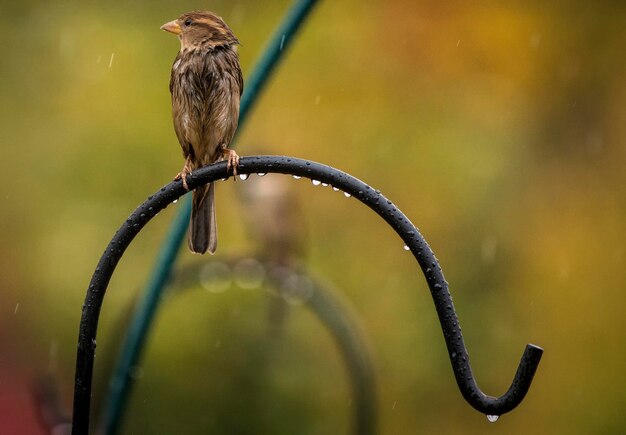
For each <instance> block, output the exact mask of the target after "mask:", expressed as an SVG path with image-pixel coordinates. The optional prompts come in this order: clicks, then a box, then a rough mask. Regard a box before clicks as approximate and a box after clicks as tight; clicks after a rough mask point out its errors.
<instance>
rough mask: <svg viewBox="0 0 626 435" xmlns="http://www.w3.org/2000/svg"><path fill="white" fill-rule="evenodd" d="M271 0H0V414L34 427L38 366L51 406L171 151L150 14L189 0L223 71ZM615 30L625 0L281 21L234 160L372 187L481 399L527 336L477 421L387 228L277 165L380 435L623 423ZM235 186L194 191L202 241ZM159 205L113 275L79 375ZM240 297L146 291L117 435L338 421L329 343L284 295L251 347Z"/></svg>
mask: <svg viewBox="0 0 626 435" xmlns="http://www.w3.org/2000/svg"><path fill="white" fill-rule="evenodd" d="M289 4H290V3H289V2H288V1H273V2H271V3H269V2H265V3H263V4H261V3H260V2H255V1H243V0H237V1H234V2H232V1H213V2H210V3H206V2H191V1H186V0H185V1H176V2H174V1H163V0H161V1H150V2H148V1H135V2H132V3H130V2H122V1H115V0H113V1H111V0H110V1H106V2H105V1H99V0H93V1H88V2H79V1H47V2H44V1H35V0H32V1H21V2H9V1H8V0H3V1H2V3H0V5H1V6H0V7H1V14H0V21H1V23H2V29H3V32H2V33H3V35H2V40H3V43H2V46H3V50H2V56H1V57H0V74H1V80H0V97H1V98H2V105H1V106H0V131H1V133H2V135H1V136H0V137H1V139H0V140H1V141H2V158H1V159H0V165H1V166H0V177H1V179H2V183H1V184H0V185H1V186H2V192H1V193H0V194H1V197H0V198H1V199H2V200H3V206H2V207H1V208H0V232H1V233H0V433H3V434H14V433H15V434H24V433H33V434H37V433H42V432H41V430H40V429H39V427H38V425H37V420H36V414H35V411H34V407H33V406H32V398H31V386H32V379H33V377H34V376H36V375H37V374H38V373H42V372H51V373H53V374H54V376H55V377H56V378H57V379H58V382H59V384H60V388H61V393H62V397H63V400H64V403H65V404H66V405H67V406H68V407H69V406H70V403H71V395H72V382H73V375H74V364H75V351H76V340H77V330H78V321H79V318H80V314H81V306H82V303H83V299H84V295H85V290H86V287H87V285H88V282H89V278H90V276H91V274H92V273H93V270H94V268H95V265H96V263H97V261H98V259H99V257H100V255H101V254H102V251H103V249H104V247H105V246H106V244H107V243H108V241H109V239H110V238H111V237H112V235H113V233H114V232H115V230H116V229H117V228H118V227H119V226H120V225H121V224H122V223H123V222H124V220H125V219H126V217H127V216H128V215H129V214H130V212H131V211H132V210H133V209H134V208H135V207H136V206H137V205H138V204H139V203H140V202H141V201H143V200H144V199H145V198H146V197H147V196H148V195H150V194H151V193H153V192H154V191H156V190H158V189H159V188H160V187H161V186H162V185H164V184H165V183H167V182H169V181H170V180H171V178H172V177H173V175H174V174H175V173H177V172H178V171H179V170H180V168H181V167H182V164H183V159H182V156H181V152H180V148H179V145H178V143H177V141H176V137H175V135H174V131H173V128H172V122H171V113H170V96H169V91H168V81H169V74H170V67H171V63H172V61H173V59H174V56H175V54H176V52H177V50H178V41H177V40H176V39H175V38H173V37H172V36H171V35H168V34H166V33H164V32H162V31H160V30H159V26H160V25H161V24H163V23H164V22H166V21H169V20H171V19H173V18H176V17H177V16H178V15H180V14H181V13H182V12H185V11H188V10H193V9H201V8H206V9H211V10H214V11H216V12H217V13H219V14H220V15H222V16H223V17H224V19H225V20H226V22H227V23H229V25H230V26H231V27H232V28H233V30H234V32H235V33H236V34H237V35H238V37H239V39H240V40H241V41H242V44H243V45H242V47H241V48H240V55H241V63H242V68H243V70H244V75H247V74H248V73H249V72H250V70H251V68H252V65H253V64H254V61H255V59H256V58H257V56H258V54H259V53H260V51H261V49H262V47H263V46H264V44H265V42H266V41H267V38H268V37H269V35H270V34H271V32H272V29H273V28H274V27H275V26H276V25H277V24H278V22H279V21H280V19H281V17H282V14H283V12H284V11H285V10H286V8H287V7H288V6H289ZM625 47H626V4H625V3H620V2H608V1H605V2H583V1H571V2H548V3H545V2H538V1H515V2H508V3H507V4H506V5H503V4H501V3H500V2H493V1H480V2H471V3H468V2H461V1H452V2H439V1H417V2H416V1H380V0H378V1H370V2H358V1H353V0H349V1H343V2H330V1H327V2H323V1H322V2H321V3H320V5H319V6H318V8H317V9H316V10H315V11H314V13H313V14H312V16H311V17H310V20H309V21H308V23H307V24H306V26H305V28H304V30H303V32H302V33H301V34H300V35H299V37H298V38H297V39H296V41H295V43H294V44H293V46H292V49H291V51H290V52H289V53H288V55H287V56H286V59H285V61H284V62H283V64H282V65H281V67H280V68H279V70H278V71H277V73H276V74H275V76H274V77H273V79H272V80H271V82H270V84H269V86H268V88H267V89H266V92H265V93H264V95H263V96H262V99H261V100H260V101H259V104H258V105H257V107H256V109H255V111H254V113H253V114H252V116H251V118H250V120H249V123H248V124H247V125H246V127H245V130H244V131H242V135H241V136H240V138H239V142H238V143H237V150H238V152H239V153H240V154H241V155H246V154H251V153H254V152H256V150H258V149H262V150H263V152H264V153H272V154H289V155H294V156H298V157H302V158H308V159H312V160H316V161H319V162H323V163H326V164H329V165H331V166H334V167H337V168H339V169H342V170H344V171H347V172H349V173H351V174H353V175H354V176H356V177H358V178H361V179H363V180H364V181H366V182H367V183H369V184H370V185H372V186H374V187H376V188H378V189H381V190H382V192H383V193H384V194H385V195H387V196H388V197H389V198H390V199H391V200H393V201H394V202H395V203H396V204H397V205H398V206H399V207H400V208H401V209H402V210H403V211H404V212H405V214H406V215H407V216H408V217H409V218H410V219H411V220H412V221H413V222H414V223H415V224H416V225H417V226H418V227H419V228H420V230H421V231H422V232H423V234H424V235H425V237H426V238H427V240H428V241H429V243H430V244H431V246H432V248H433V250H434V251H435V253H436V254H437V257H438V258H439V260H440V261H441V263H442V267H443V270H444V273H445V274H446V278H447V280H448V281H449V282H450V289H451V292H452V294H453V296H454V299H455V304H456V307H457V310H458V314H459V316H460V320H461V325H462V326H463V331H464V333H465V338H466V342H467V346H468V349H469V352H470V355H471V357H472V363H473V366H474V371H475V374H476V377H477V379H478V382H479V384H480V386H481V388H482V389H483V391H485V392H486V393H487V394H491V395H500V394H502V393H504V391H505V389H506V388H508V386H509V383H510V381H511V379H512V376H513V374H514V371H515V369H516V367H517V363H518V361H519V357H520V356H521V352H522V350H523V347H524V345H525V344H526V343H527V342H530V343H534V344H537V345H540V346H542V347H544V348H545V350H546V353H545V355H544V359H543V361H542V364H541V365H540V367H539V371H538V373H537V376H536V378H535V382H534V384H533V386H532V387H531V390H530V392H529V394H528V396H527V398H526V400H525V401H524V402H523V403H522V405H521V406H520V407H519V408H518V409H516V410H515V411H513V412H512V413H510V414H507V415H505V416H504V417H502V418H501V419H500V420H499V421H498V422H497V423H495V424H490V423H488V422H487V420H486V418H485V416H483V415H481V414H479V413H477V412H476V411H474V410H473V409H472V408H471V407H470V406H468V405H467V404H466V403H465V402H464V401H463V399H462V397H461V395H460V394H459V392H458V390H457V387H456V384H455V382H454V378H453V375H452V371H451V368H450V364H449V361H448V357H447V353H446V350H445V346H444V342H443V339H442V335H441V331H440V328H439V325H438V322H437V320H436V316H435V310H434V307H433V304H432V300H431V299H430V296H429V293H428V289H427V287H426V284H425V281H424V278H423V277H422V276H421V275H420V273H419V272H418V269H417V267H416V264H415V261H414V259H413V258H412V256H411V254H410V253H407V252H406V251H404V250H403V249H402V242H401V240H400V239H399V238H398V237H397V236H396V235H395V234H394V233H393V231H392V230H391V229H390V228H388V227H387V226H386V225H384V224H383V223H382V221H381V220H380V219H379V218H378V217H377V216H375V215H374V214H373V213H372V212H370V211H369V210H367V209H366V208H365V207H363V206H362V205H361V204H359V203H358V202H357V201H356V200H354V199H346V198H345V197H344V196H343V195H341V194H338V193H336V192H333V191H332V190H331V189H329V188H321V187H314V186H312V184H311V183H310V182H308V181H306V180H304V179H302V180H299V181H296V180H293V179H291V178H290V177H288V181H289V184H290V185H291V187H292V188H293V192H294V194H295V195H296V196H297V197H298V199H299V201H300V207H301V209H302V219H301V225H302V227H303V228H306V230H305V231H306V233H307V235H308V244H307V247H306V251H307V257H306V258H307V263H306V264H307V266H308V267H309V268H310V270H311V271H312V272H313V273H314V274H316V275H317V276H320V277H323V279H325V280H327V281H329V282H332V283H333V284H334V287H335V288H337V289H341V295H340V296H341V297H342V299H343V300H344V302H345V303H346V304H347V305H348V306H349V309H350V311H351V312H352V313H353V314H354V315H355V316H356V317H357V318H358V320H359V325H360V328H361V329H362V331H363V332H364V334H366V336H367V341H368V343H369V347H370V351H371V353H372V357H373V362H374V364H375V368H376V375H377V381H378V387H379V389H378V390H379V391H378V392H379V402H378V410H379V417H380V419H379V420H380V432H381V433H385V434H392V433H393V434H414V433H418V432H419V433H425V434H442V433H502V434H527V433H529V432H531V431H532V432H533V433H537V434H555V433H568V434H590V433H594V434H595V433H598V434H600V433H602V434H618V433H623V427H624V426H626V414H625V413H624V409H626V392H625V389H626V371H625V370H624V367H625V365H626V361H625V360H626V332H625V328H624V327H625V326H626V325H625V321H624V317H623V312H624V305H625V302H626V291H625V290H626V272H625V271H626V258H625V248H624V245H625V243H624V242H626V80H624V78H625V77H626V75H625V74H624V73H625V72H626V68H625V66H626V57H625V56H624V48H625ZM268 177H270V176H268ZM272 177H280V176H272ZM286 178H287V177H286ZM255 179H256V177H251V178H250V179H249V180H248V181H245V183H254V182H255V181H256V180H255ZM241 184H243V183H236V184H235V183H233V182H227V183H220V184H219V185H218V191H217V208H218V223H219V227H220V246H219V249H218V253H217V256H216V257H215V258H218V259H219V257H223V256H227V255H233V254H239V253H245V252H251V251H254V249H255V243H257V242H256V240H254V239H253V238H252V237H250V235H249V232H248V231H247V230H246V220H245V219H244V218H245V216H244V214H245V211H244V208H243V207H242V204H241V200H240V195H238V192H237V191H238V190H239V189H241ZM176 208H177V206H176V205H175V206H171V207H169V208H168V209H167V210H165V211H164V212H162V213H160V214H159V216H158V218H156V219H155V220H154V221H152V222H151V223H150V225H149V226H148V227H146V228H145V230H144V231H142V233H141V234H140V236H139V237H138V238H137V239H136V241H135V242H134V243H133V244H132V245H131V247H130V249H129V250H128V252H127V254H126V256H125V257H124V259H123V260H122V262H121V263H120V265H119V267H118V271H117V273H116V274H115V275H114V278H113V280H112V282H111V285H110V287H109V290H108V293H107V297H106V298H105V303H104V308H103V311H102V316H101V322H100V329H99V335H98V354H97V358H96V367H95V378H96V383H97V384H98V385H101V383H102V382H103V380H102V379H101V376H102V374H103V372H104V369H103V367H104V362H105V361H110V360H111V359H112V358H113V357H114V355H115V352H116V346H117V344H118V341H119V333H118V332H117V331H116V329H115V328H116V325H117V324H118V323H119V321H120V316H122V315H124V313H126V312H127V311H128V309H129V304H130V303H131V302H132V300H133V298H134V297H135V295H136V294H137V292H138V290H140V289H141V287H142V285H143V283H144V282H145V280H146V277H147V274H148V272H149V270H150V267H151V265H152V263H153V260H154V256H155V253H156V252H157V250H158V247H159V246H160V243H161V240H162V238H163V236H164V234H165V233H166V231H167V228H168V226H169V223H170V221H171V219H172V217H173V213H174V212H175V211H176ZM248 218H249V216H248ZM193 260H197V257H193V256H192V255H191V254H189V253H188V252H187V251H186V250H185V251H184V252H181V257H180V262H181V263H188V262H190V261H193ZM207 260H209V258H207ZM267 305H268V301H267V298H266V297H265V295H264V294H263V292H261V291H257V292H251V291H245V290H241V289H237V288H233V289H232V290H229V291H228V292H225V293H220V294H211V293H206V292H201V291H197V292H188V293H185V294H184V295H181V296H179V297H176V298H170V299H168V302H167V303H166V304H164V305H163V307H162V310H161V311H160V312H159V315H158V318H157V324H156V325H155V329H154V331H153V334H152V336H151V340H150V343H149V346H148V348H147V351H146V354H145V358H144V364H143V365H142V368H141V376H140V379H139V383H138V384H137V387H136V388H135V390H134V394H133V396H132V400H131V404H130V406H129V408H128V413H127V419H126V422H125V425H124V429H125V430H124V433H189V434H192V433H207V432H210V433H229V434H238V433H241V434H253V433H254V434H285V433H300V434H326V433H347V432H348V430H349V425H350V419H351V412H352V411H353V409H352V408H351V405H352V398H351V397H350V394H351V393H350V389H349V384H348V380H347V377H346V374H345V370H344V367H343V363H342V361H341V358H340V356H339V354H338V353H337V349H336V348H335V346H334V343H333V341H332V339H331V337H330V335H329V334H328V332H327V331H326V330H325V328H324V327H323V326H322V325H321V324H320V323H319V321H318V320H317V319H316V318H315V317H314V316H313V315H312V314H311V313H310V312H309V311H307V310H306V309H305V308H304V307H294V308H292V310H291V313H290V316H289V318H288V320H287V322H286V323H285V325H284V331H283V334H282V336H281V337H280V339H279V340H278V341H276V339H275V338H271V337H268V335H267V328H266V323H267V315H266V311H267ZM101 394H102V391H101V389H100V390H97V391H96V397H95V398H94V400H96V401H97V402H99V400H100V399H101ZM98 395H99V396H100V397H98Z"/></svg>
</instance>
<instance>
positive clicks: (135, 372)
mask: <svg viewBox="0 0 626 435" xmlns="http://www.w3.org/2000/svg"><path fill="white" fill-rule="evenodd" d="M128 374H129V375H130V377H131V378H133V379H134V380H135V381H136V380H138V379H141V377H142V376H143V369H142V368H141V366H138V365H134V366H132V367H131V368H130V370H129V373H128Z"/></svg>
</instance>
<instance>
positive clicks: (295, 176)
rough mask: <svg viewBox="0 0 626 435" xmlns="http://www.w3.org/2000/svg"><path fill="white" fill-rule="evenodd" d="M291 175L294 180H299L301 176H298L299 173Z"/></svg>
mask: <svg viewBox="0 0 626 435" xmlns="http://www.w3.org/2000/svg"><path fill="white" fill-rule="evenodd" d="M292 177H293V178H295V179H296V180H299V179H300V178H302V177H301V176H299V175H292Z"/></svg>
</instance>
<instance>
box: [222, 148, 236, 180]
mask: <svg viewBox="0 0 626 435" xmlns="http://www.w3.org/2000/svg"><path fill="white" fill-rule="evenodd" d="M222 154H223V155H224V157H225V158H226V159H227V163H226V172H228V171H230V169H231V168H232V169H233V175H234V176H235V177H236V176H237V166H239V155H237V153H236V152H235V150H231V149H230V148H224V149H223V150H222Z"/></svg>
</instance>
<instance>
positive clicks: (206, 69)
mask: <svg viewBox="0 0 626 435" xmlns="http://www.w3.org/2000/svg"><path fill="white" fill-rule="evenodd" d="M161 29H162V30H165V31H167V32H170V33H173V34H175V35H177V36H178V39H179V40H180V51H179V52H178V54H177V55H176V58H175V59H174V64H173V65H172V74H171V77H170V92H171V94H172V116H173V119H174V130H175V131H176V137H177V138H178V141H179V142H180V146H181V147H182V150H183V155H184V157H185V165H184V166H183V169H182V171H180V173H178V175H176V177H175V178H174V180H180V179H182V181H183V186H184V187H185V189H187V190H189V188H188V186H187V176H188V175H190V174H191V173H192V171H195V170H196V169H198V168H201V167H202V166H205V165H208V164H210V163H214V162H217V161H219V160H222V159H227V162H228V165H227V166H228V170H230V169H231V168H232V170H233V175H237V166H238V165H239V156H238V155H237V153H236V152H235V151H234V150H231V149H229V148H228V145H229V144H230V142H231V140H232V139H233V136H234V135H235V131H236V130H237V123H238V121H239V101H240V99H241V93H242V92H243V76H242V74H241V67H240V66H239V55H238V54H237V46H238V45H239V40H238V39H237V38H236V37H235V35H234V34H233V31H232V30H231V29H230V28H229V27H228V26H227V25H226V23H225V22H224V20H223V19H222V18H221V17H219V16H217V15H216V14H214V13H213V12H208V11H194V12H188V13H185V14H183V15H181V16H180V17H179V18H178V19H176V20H174V21H170V22H169V23H165V24H164V25H163V26H161ZM214 192H215V186H214V184H213V183H209V184H207V185H205V186H202V187H198V188H196V189H195V190H194V191H193V194H192V195H193V201H192V203H193V205H192V211H191V222H190V226H189V238H188V244H189V249H190V250H191V252H193V253H197V254H204V253H205V252H206V251H209V252H210V253H211V254H214V253H215V250H216V248H217V221H216V219H215V193H214Z"/></svg>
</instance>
